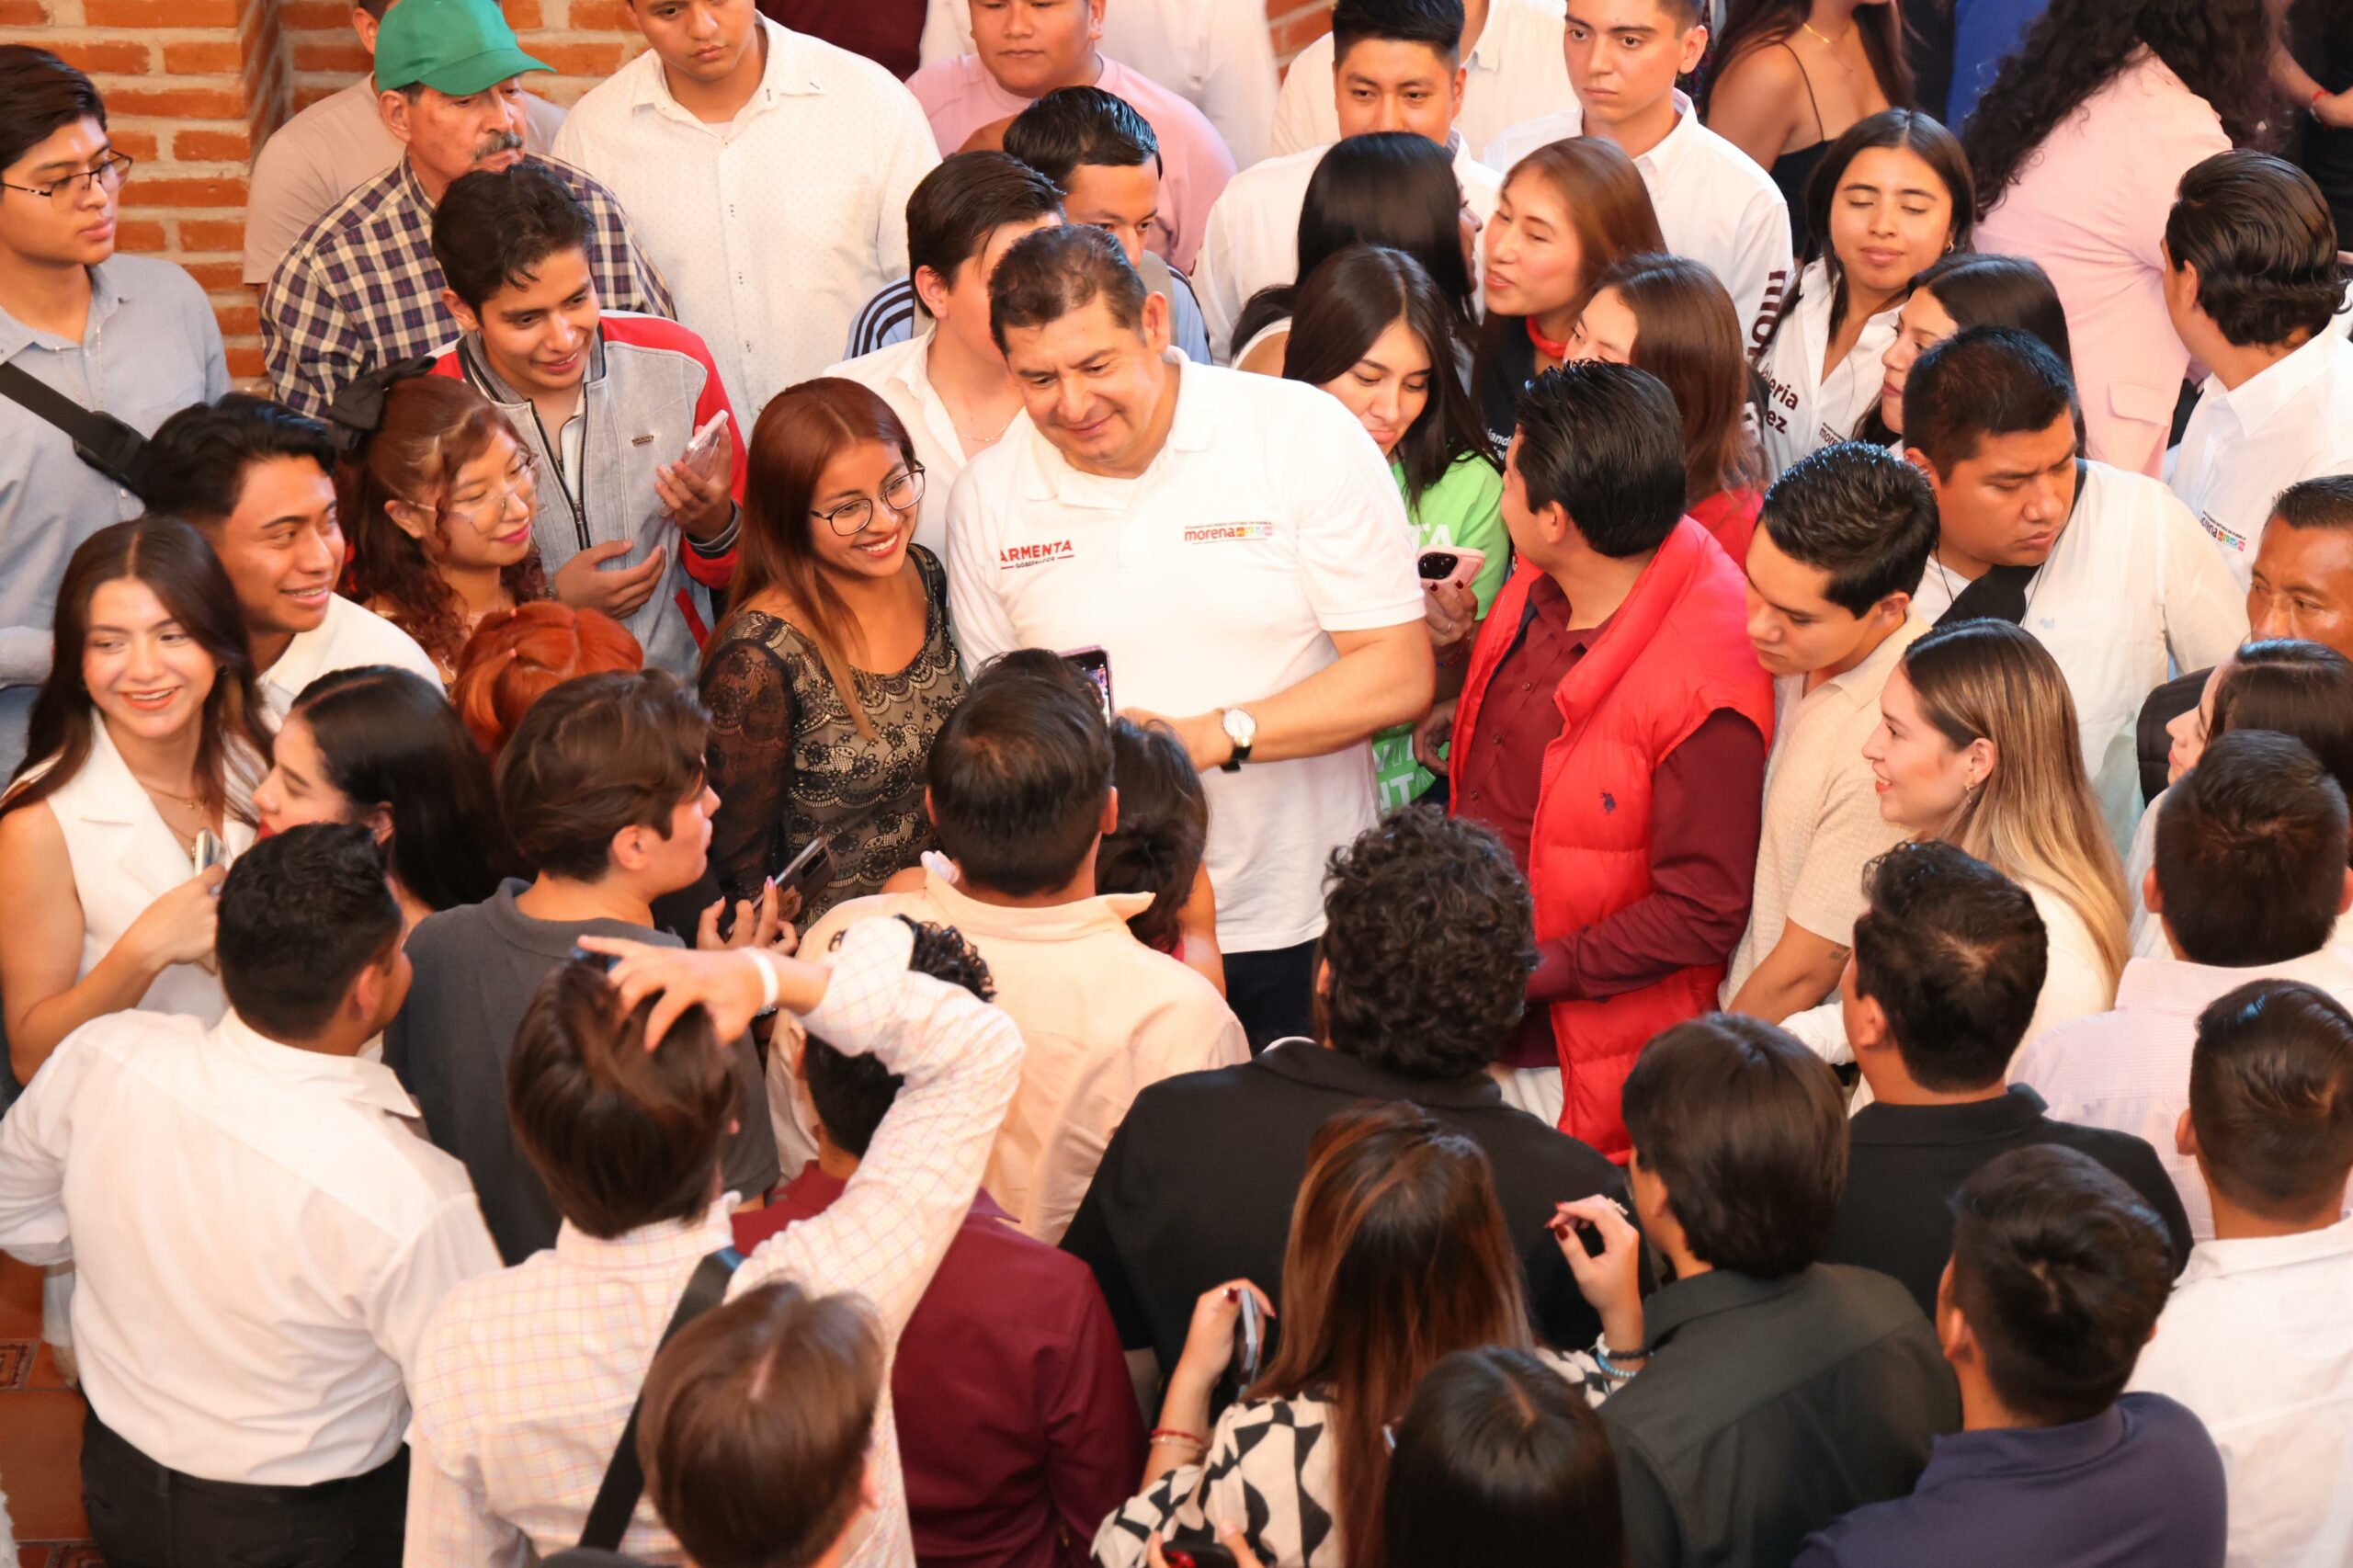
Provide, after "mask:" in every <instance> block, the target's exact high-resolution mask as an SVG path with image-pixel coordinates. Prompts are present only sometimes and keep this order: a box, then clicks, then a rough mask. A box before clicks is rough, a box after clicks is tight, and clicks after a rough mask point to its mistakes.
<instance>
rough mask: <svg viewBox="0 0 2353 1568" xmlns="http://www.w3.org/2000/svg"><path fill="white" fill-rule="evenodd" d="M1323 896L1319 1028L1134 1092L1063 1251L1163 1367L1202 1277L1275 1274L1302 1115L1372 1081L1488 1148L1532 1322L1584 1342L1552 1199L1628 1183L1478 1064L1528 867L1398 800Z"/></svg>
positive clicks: (1176, 1348)
mask: <svg viewBox="0 0 2353 1568" xmlns="http://www.w3.org/2000/svg"><path fill="white" fill-rule="evenodd" d="M1433 887H1443V888H1445V889H1446V890H1447V896H1446V897H1445V898H1444V899H1435V898H1432V897H1430V896H1428V892H1429V890H1430V889H1431V888H1433ZM1324 907H1325V910H1326V911H1327V915H1328V918H1327V923H1326V925H1325V926H1324V941H1323V944H1322V947H1321V949H1320V951H1319V954H1318V957H1317V960H1316V972H1315V989H1316V999H1317V1007H1316V1019H1317V1025H1318V1027H1317V1029H1316V1032H1315V1035H1314V1037H1313V1039H1301V1040H1284V1041H1282V1042H1280V1043H1279V1044H1278V1045H1276V1046H1274V1047H1272V1048H1271V1049H1269V1050H1267V1051H1264V1052H1262V1053H1261V1054H1259V1055H1258V1056H1257V1057H1256V1058H1255V1059H1253V1060H1252V1061H1249V1062H1244V1063H1243V1064H1241V1065H1239V1066H1234V1067H1226V1068H1222V1069H1220V1070H1218V1071H1216V1072H1213V1073H1188V1074H1184V1075H1182V1076H1180V1077H1176V1078H1167V1079H1164V1080H1162V1081H1161V1082H1160V1083H1157V1084H1154V1085H1152V1086H1150V1087H1149V1088H1147V1089H1145V1090H1144V1091H1143V1092H1142V1094H1140V1095H1138V1096H1136V1100H1135V1104H1134V1106H1133V1107H1132V1108H1130V1110H1129V1112H1128V1115H1127V1119H1126V1120H1125V1121H1123V1122H1121V1123H1120V1130H1119V1131H1118V1132H1117V1133H1115V1134H1114V1135H1113V1136H1112V1139H1111V1145H1110V1147H1109V1149H1108V1150H1107V1151H1106V1152H1105V1153H1104V1156H1103V1164H1102V1166H1101V1168H1100V1169H1098V1170H1097V1172H1096V1176H1095V1183H1094V1185H1093V1186H1092V1187H1089V1188H1088V1189H1087V1193H1086V1201H1085V1202H1083V1203H1082V1204H1080V1205H1079V1210H1078V1213H1077V1216H1076V1217H1075V1218H1074V1219H1073V1220H1072V1221H1071V1227H1070V1231H1069V1233H1068V1234H1066V1235H1065V1236H1063V1250H1064V1251H1066V1252H1071V1253H1074V1254H1076V1255H1077V1256H1080V1257H1082V1258H1085V1259H1086V1262H1087V1264H1088V1265H1089V1267H1092V1268H1093V1269H1094V1270H1095V1278H1097V1280H1098V1281H1099V1282H1100V1283H1101V1284H1102V1287H1103V1294H1104V1298H1105V1299H1106V1300H1107V1301H1109V1302H1110V1303H1111V1315H1112V1317H1113V1318H1114V1319H1116V1320H1117V1321H1118V1323H1119V1324H1120V1338H1121V1342H1122V1343H1123V1344H1124V1345H1126V1346H1128V1347H1129V1348H1130V1349H1131V1350H1135V1349H1142V1348H1145V1347H1149V1348H1150V1349H1151V1350H1152V1351H1153V1352H1154V1353H1155V1354H1156V1356H1157V1357H1158V1359H1159V1363H1160V1366H1161V1368H1162V1369H1164V1370H1165V1369H1171V1368H1173V1367H1175V1366H1176V1359H1177V1357H1178V1355H1179V1353H1180V1352H1182V1350H1183V1349H1184V1346H1185V1336H1186V1334H1187V1331H1188V1329H1189V1327H1190V1326H1191V1324H1192V1321H1193V1308H1194V1306H1195V1304H1196V1303H1197V1302H1198V1301H1199V1299H1200V1296H1201V1293H1202V1292H1203V1291H1205V1290H1211V1289H1212V1288H1213V1287H1215V1286H1218V1285H1222V1284H1224V1283H1225V1282H1226V1281H1228V1280H1232V1279H1250V1280H1255V1281H1257V1282H1259V1284H1260V1285H1261V1288H1262V1289H1265V1290H1268V1291H1270V1292H1272V1291H1274V1290H1279V1287H1280V1281H1281V1278H1282V1271H1283V1250H1284V1245H1285V1243H1286V1242H1287V1240H1288V1239H1289V1237H1290V1218H1291V1210H1292V1208H1293V1207H1294V1205H1295V1202H1296V1200H1297V1199H1298V1197H1299V1186H1300V1183H1301V1182H1302V1180H1303V1179H1304V1178H1305V1176H1306V1174H1307V1148H1308V1144H1309V1143H1310V1142H1311V1141H1313V1138H1314V1136H1315V1130H1316V1129H1317V1128H1319V1127H1321V1126H1323V1125H1324V1122H1325V1121H1327V1120H1329V1119H1331V1118H1332V1117H1334V1116H1336V1115H1337V1114H1339V1113H1340V1112H1341V1111H1343V1110H1346V1109H1347V1108H1349V1107H1350V1106H1353V1105H1358V1104H1360V1103H1362V1102H1364V1101H1367V1100H1382V1101H1387V1100H1404V1101H1410V1102H1411V1103H1412V1104H1414V1105H1415V1106H1417V1107H1419V1108H1422V1109H1423V1110H1426V1111H1427V1112H1428V1113H1429V1114H1430V1115H1431V1116H1432V1117H1434V1118H1436V1119H1437V1120H1438V1122H1439V1123H1440V1124H1441V1125H1443V1126H1444V1127H1445V1128H1446V1130H1447V1131H1449V1132H1450V1133H1454V1134H1457V1135H1459V1136H1461V1137H1464V1138H1468V1139H1470V1140H1471V1141H1472V1142H1474V1143H1476V1144H1478V1145H1479V1147H1480V1148H1481V1149H1482V1150H1483V1151H1484V1152H1485V1153H1486V1156H1487V1159H1488V1162H1489V1163H1490V1164H1491V1165H1493V1166H1494V1167H1495V1197H1496V1199H1497V1200H1498V1201H1499V1202H1500V1203H1501V1204H1502V1206H1503V1214H1504V1221H1505V1224H1506V1226H1507V1227H1508V1229H1509V1232H1510V1235H1511V1241H1512V1244H1513V1246H1514V1247H1516V1248H1517V1249H1518V1252H1519V1256H1520V1258H1521V1261H1522V1263H1523V1265H1524V1266H1525V1269H1526V1277H1527V1283H1528V1312H1529V1322H1530V1323H1531V1324H1533V1325H1534V1328H1535V1330H1536V1333H1537V1334H1538V1335H1540V1337H1541V1338H1542V1339H1543V1340H1544V1341H1545V1342H1546V1343H1547V1344H1552V1345H1571V1346H1578V1345H1590V1344H1591V1343H1592V1342H1593V1337H1594V1335H1595V1334H1597V1332H1598V1331H1599V1329H1600V1327H1601V1324H1600V1320H1599V1319H1598V1318H1597V1316H1596V1315H1595V1314H1594V1312H1593V1309H1592V1308H1591V1307H1590V1306H1588V1305H1587V1304H1586V1300H1585V1297H1584V1296H1583V1295H1582V1294H1581V1293H1580V1292H1579V1291H1578V1290H1577V1287H1576V1279H1575V1278H1574V1276H1573V1275H1571V1274H1570V1272H1569V1267H1568V1264H1567V1262H1566V1261H1565V1260H1564V1259H1563V1257H1562V1256H1561V1249H1560V1248H1559V1246H1558V1245H1557V1244H1554V1242H1553V1238H1552V1232H1551V1231H1549V1230H1548V1229H1546V1226H1547V1225H1548V1224H1549V1223H1550V1221H1552V1218H1553V1215H1554V1212H1555V1207H1554V1206H1555V1205H1556V1204H1558V1203H1561V1202H1564V1201H1568V1200H1571V1199H1579V1198H1587V1197H1592V1196H1594V1195H1596V1194H1606V1195H1609V1196H1612V1197H1620V1196H1623V1193H1624V1186H1623V1183H1622V1181H1621V1179H1620V1176H1619V1173H1618V1172H1617V1171H1616V1170H1615V1169H1614V1168H1613V1167H1612V1166H1611V1165H1610V1164H1609V1162H1608V1161H1607V1160H1605V1159H1603V1158H1602V1157H1601V1156H1600V1155H1599V1154H1597V1153H1595V1152H1594V1151H1593V1150H1591V1149H1590V1148H1587V1147H1586V1145H1585V1144H1583V1143H1580V1142H1577V1141H1576V1140H1575V1139H1574V1138H1569V1137H1565V1136H1563V1134H1562V1133H1560V1132H1558V1131H1554V1130H1553V1129H1552V1128H1550V1127H1547V1126H1545V1125H1544V1124H1543V1123H1541V1122H1540V1121H1537V1120H1536V1119H1533V1118H1531V1117H1528V1116H1525V1115H1522V1114H1521V1113H1520V1112H1519V1111H1518V1110H1515V1109H1514V1108H1511V1107H1510V1106H1508V1105H1506V1104H1505V1103H1504V1101H1503V1099H1502V1097H1501V1096H1498V1095H1497V1094H1496V1092H1495V1084H1494V1082H1493V1080H1491V1079H1490V1078H1489V1077H1488V1076H1487V1068H1488V1066H1489V1064H1490V1063H1492V1062H1494V1061H1495V1053H1496V1052H1497V1051H1499V1050H1500V1049H1501V1048H1502V1046H1503V1044H1504V1041H1505V1040H1506V1039H1507V1038H1509V1036H1510V1033H1511V1030H1512V1028H1513V1027H1514V1026H1515V1025H1517V1024H1518V1021H1519V1018H1520V1015H1521V1012H1522V1009H1523V1008H1524V1006H1526V1004H1525V1002H1524V1000H1523V994H1524V991H1525V988H1526V985H1527V982H1528V969H1529V964H1530V963H1531V962H1533V961H1534V955H1533V953H1532V951H1531V949H1530V948H1529V942H1528V936H1527V933H1528V929H1529V900H1528V884H1527V882H1526V881H1524V880H1522V878H1521V877H1520V875H1519V872H1518V869H1516V868H1514V867H1513V865H1512V863H1511V857H1510V856H1508V855H1506V854H1505V853H1504V848H1503V846H1502V845H1500V844H1498V843H1496V842H1495V835H1493V834H1490V833H1488V832H1486V831H1485V830H1484V829H1483V828H1479V827H1474V826H1472V824H1469V823H1465V822H1458V821H1453V820H1450V819H1449V818H1446V817H1442V816H1440V815H1439V814H1438V812H1435V811H1433V810H1430V809H1429V808H1427V807H1408V808H1406V809H1404V810H1403V811H1398V812H1391V813H1390V814H1389V815H1388V816H1386V817H1384V818H1382V819H1381V822H1380V823H1378V824H1375V825H1373V826H1371V827H1369V828H1367V829H1366V830H1365V831H1364V832H1363V833H1362V834H1360V835H1358V837H1357V839H1356V841H1355V842H1354V843H1352V844H1349V845H1348V846H1346V847H1344V848H1343V849H1342V850H1341V851H1340V852H1339V853H1338V854H1336V855H1335V856H1334V857H1333V858H1332V865H1331V875H1330V878H1329V880H1328V882H1327V884H1326V888H1325V892H1324ZM1268 1281H1273V1282H1274V1283H1272V1284H1269V1283H1267V1282H1268ZM1276 1304H1277V1305H1278V1306H1280V1304H1281V1303H1280V1301H1277V1303H1276ZM1645 1375H1647V1374H1645Z"/></svg>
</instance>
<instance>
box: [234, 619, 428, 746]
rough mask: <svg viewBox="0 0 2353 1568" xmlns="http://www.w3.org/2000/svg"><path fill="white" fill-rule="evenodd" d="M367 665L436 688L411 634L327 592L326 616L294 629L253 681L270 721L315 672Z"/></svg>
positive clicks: (275, 720)
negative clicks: (397, 672) (398, 672)
mask: <svg viewBox="0 0 2353 1568" xmlns="http://www.w3.org/2000/svg"><path fill="white" fill-rule="evenodd" d="M365 665H392V667H393V668H395V669H403V670H407V671H410V672H411V673H413V674H415V675H420V676H424V677H425V678H426V680H428V681H431V682H432V683H433V686H434V688H435V689H436V690H438V689H440V687H441V672H440V670H439V669H438V668H437V667H435V665H434V663H433V656H432V655H431V654H430V653H426V651H425V650H424V649H423V648H420V647H418V646H417V643H416V639H415V638H414V637H411V636H410V635H409V634H408V633H407V632H405V631H402V630H401V629H400V628H399V627H397V626H394V625H393V624H392V622H391V621H389V620H386V619H384V618H383V617H382V616H381V615H378V614H377V613H376V612H375V611H374V610H372V609H369V608H367V607H366V606H365V605H358V604H354V603H353V602H352V601H351V600H349V599H347V598H345V597H343V596H342V595H341V594H330V595H328V596H327V613H326V619H324V620H322V621H320V622H319V623H318V624H317V625H316V626H313V628H311V630H310V631H298V632H296V633H295V634H294V640H293V641H292V642H289V643H288V644H286V652H284V653H280V654H279V655H278V663H276V664H274V665H270V666H269V668H267V669H266V670H264V671H262V673H261V676H260V678H259V680H258V681H257V682H256V685H258V686H259V687H261V703H262V707H263V708H264V709H265V710H267V713H268V721H269V722H270V724H271V725H272V726H275V725H277V724H278V722H281V721H282V720H284V719H285V717H286V710H288V709H290V708H291V707H293V706H294V699H296V698H298V697H300V696H301V695H302V688H303V687H307V686H309V685H310V684H311V683H312V682H313V681H314V680H316V679H318V678H319V677H320V676H324V675H332V674H334V673H335V671H336V670H356V669H359V668H361V667H363V666H365Z"/></svg>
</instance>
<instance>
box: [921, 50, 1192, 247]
mask: <svg viewBox="0 0 2353 1568" xmlns="http://www.w3.org/2000/svg"><path fill="white" fill-rule="evenodd" d="M1098 58H1100V59H1101V60H1102V62H1103V74H1102V75H1101V76H1099V77H1097V79H1096V83H1095V85H1097V86H1098V87H1100V88H1102V89H1103V90H1104V91H1105V92H1107V93H1109V94H1110V95H1111V96H1112V97H1118V98H1124V99H1126V100H1127V101H1128V103H1129V105H1130V106H1131V108H1134V109H1135V111H1136V112H1137V113H1138V114H1140V115H1142V116H1143V117H1144V119H1145V120H1146V121H1148V122H1149V123H1150V124H1151V126H1152V133H1153V134H1154V136H1157V137H1158V138H1159V139H1160V227H1161V229H1162V231H1163V233H1160V234H1159V235H1158V236H1157V237H1155V238H1154V241H1153V242H1152V248H1153V249H1154V250H1156V251H1158V252H1159V253H1160V254H1161V255H1163V256H1166V257H1167V258H1168V259H1169V260H1170V261H1173V262H1175V263H1176V265H1177V266H1178V267H1188V268H1189V267H1191V266H1192V265H1193V256H1194V253H1195V252H1197V251H1199V249H1200V248H1201V233H1202V231H1203V230H1204V229H1205V228H1207V227H1208V225H1209V221H1210V207H1211V204H1212V203H1214V202H1215V201H1216V200H1217V199H1218V193H1219V192H1221V191H1222V190H1223V189H1225V182H1226V181H1227V180H1230V179H1232V178H1233V153H1229V152H1227V151H1226V149H1225V143H1224V142H1222V141H1220V140H1219V139H1218V134H1217V131H1216V129H1215V128H1214V127H1212V126H1211V124H1210V122H1209V120H1208V119H1207V118H1206V117H1204V116H1203V115H1202V113H1201V111H1200V110H1199V109H1197V108H1194V107H1193V106H1192V105H1191V104H1189V103H1188V102H1186V101H1185V99H1183V98H1182V97H1178V96H1177V95H1176V94H1175V93H1173V92H1170V91H1169V90H1168V89H1167V88H1166V87H1164V86H1162V85H1160V84H1159V83H1157V82H1155V81H1154V80H1153V79H1152V78H1151V77H1149V76H1146V75H1144V74H1142V72H1140V71H1131V70H1129V69H1128V68H1127V67H1126V66H1124V65H1122V64H1120V62H1118V61H1116V60H1113V59H1112V58H1110V57H1109V56H1108V55H1103V56H1099V57H1098ZM907 90H908V91H909V92H911V93H913V94H915V101H916V102H917V103H920V104H921V105H923V112H924V113H925V114H926V115H928V116H930V117H931V139H932V140H933V141H934V142H938V143H939V151H940V153H941V154H942V155H943V156H945V155H947V154H949V153H954V152H956V151H957V150H958V149H959V148H961V147H962V146H963V145H964V143H965V142H967V141H969V140H970V139H971V138H972V132H973V131H978V130H979V129H981V127H983V126H984V125H991V124H994V123H995V122H996V121H997V120H1000V119H1007V118H1009V117H1011V116H1013V115H1017V114H1019V113H1020V112H1021V111H1022V110H1023V109H1025V108H1029V106H1030V104H1031V103H1032V102H1034V101H1035V100H1034V99H1030V98H1025V97H1021V96H1020V95H1019V94H1017V93H1008V92H1006V90H1005V89H1004V88H1003V87H1001V86H999V85H997V81H996V78H995V77H994V76H992V75H990V74H989V73H988V67H987V66H985V65H983V64H982V63H981V57H980V56H979V55H977V54H960V55H958V56H956V57H955V58H954V59H952V60H939V61H935V62H932V63H931V64H929V65H926V66H925V67H924V68H923V69H922V70H920V71H918V72H916V73H915V74H914V75H912V76H910V77H908V78H907Z"/></svg>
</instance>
